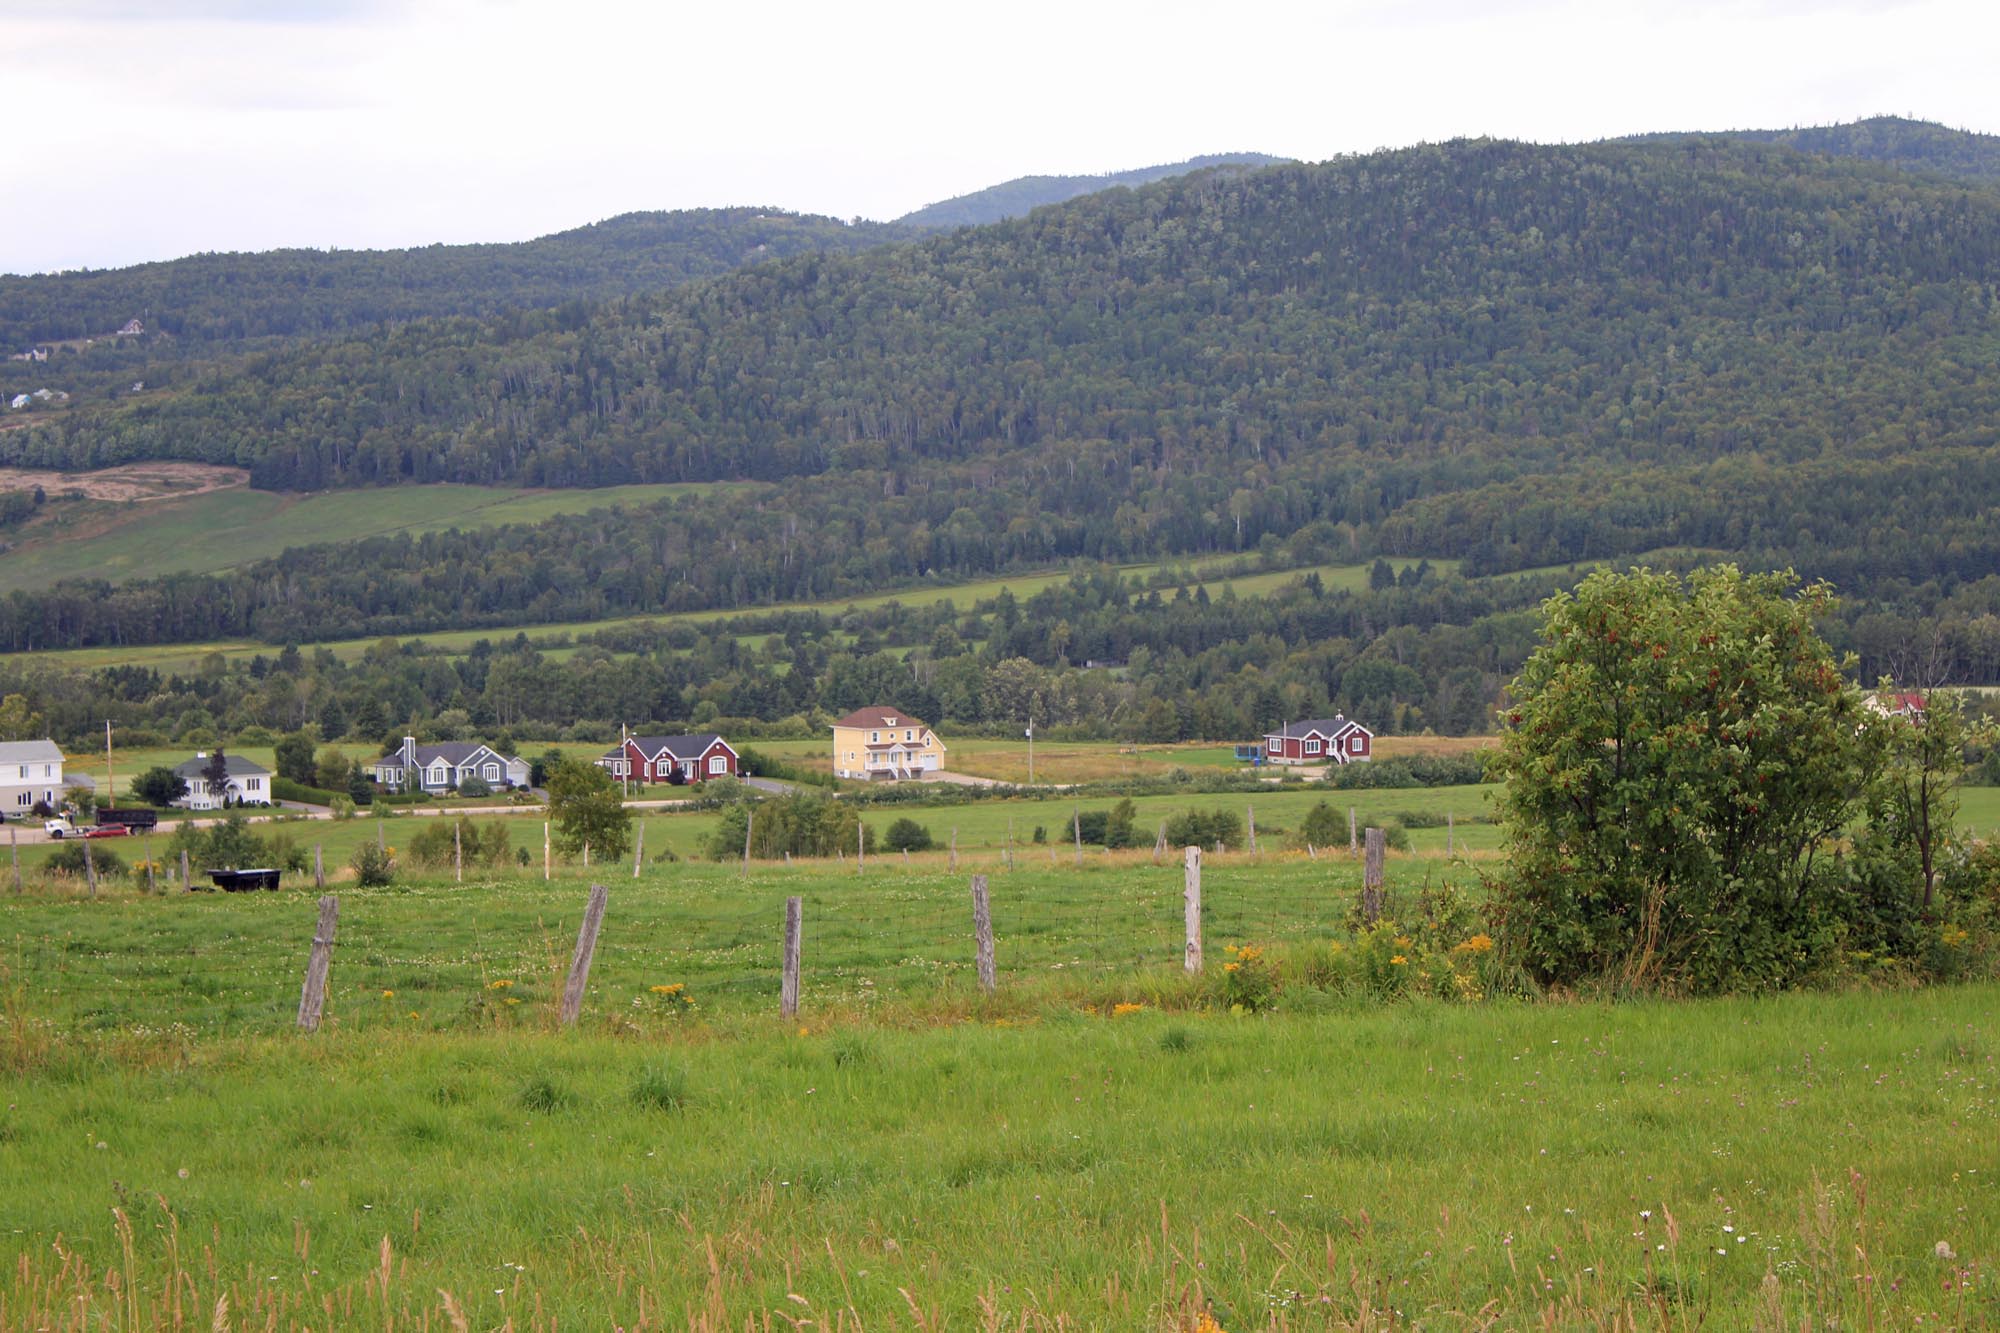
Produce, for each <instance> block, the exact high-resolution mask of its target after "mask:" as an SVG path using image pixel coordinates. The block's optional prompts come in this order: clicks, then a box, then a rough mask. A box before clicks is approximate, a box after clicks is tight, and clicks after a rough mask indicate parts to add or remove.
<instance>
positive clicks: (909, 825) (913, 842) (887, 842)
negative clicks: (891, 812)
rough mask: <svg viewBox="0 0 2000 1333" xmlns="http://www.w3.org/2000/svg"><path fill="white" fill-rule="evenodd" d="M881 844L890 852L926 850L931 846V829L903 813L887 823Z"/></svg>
mask: <svg viewBox="0 0 2000 1333" xmlns="http://www.w3.org/2000/svg"><path fill="white" fill-rule="evenodd" d="M882 845H883V846H885V847H887V848H888V849H889V850H890V851H892V852H927V851H929V850H930V849H931V846H932V843H931V831H930V830H929V829H927V828H925V827H924V826H923V825H922V824H919V823H918V822H917V821H916V820H914V819H911V818H910V817H909V816H907V815H905V816H904V817H903V818H901V819H898V820H896V821H895V822H894V823H893V824H891V825H889V831H888V832H887V833H885V834H883V835H882Z"/></svg>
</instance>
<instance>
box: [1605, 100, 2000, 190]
mask: <svg viewBox="0 0 2000 1333" xmlns="http://www.w3.org/2000/svg"><path fill="white" fill-rule="evenodd" d="M1700 139H1726V140H1734V141H1737V142H1741V143H1766V144H1773V145H1776V146H1778V147H1781V148H1791V149H1795V150H1797V151H1798V152H1801V153H1807V154H1811V155H1814V156H1819V157H1826V158H1854V159H1859V160H1862V161H1867V162H1877V163H1881V164H1882V165H1884V166H1888V167H1893V168H1896V169H1897V170H1901V171H1916V172H1928V173H1935V174H1937V175H1941V176H1948V177H1950V178H1952V179H1954V180H1959V181H1966V182H1969V183H1972V184H1978V185H1994V184H2000V135H1994V134H1980V133H1977V132H1975V131H1971V130H1954V129H1948V128H1946V127H1945V126H1943V125H1938V124H1934V123H1932V122H1930V121H1922V120H1910V119H1907V118H1905V117H1902V116H1876V117H1872V118H1870V119H1868V120H1859V121H1852V122H1849V123H1847V124H1844V125H1815V126H1805V127H1794V128H1792V129H1789V130H1725V131H1721V132H1719V133H1714V134H1646V135H1637V136H1634V137H1632V138H1629V139H1625V140H1620V141H1619V142H1624V143H1673V142H1685V141H1688V140H1700Z"/></svg>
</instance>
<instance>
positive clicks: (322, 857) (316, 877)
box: [313, 842, 326, 893]
mask: <svg viewBox="0 0 2000 1333" xmlns="http://www.w3.org/2000/svg"><path fill="white" fill-rule="evenodd" d="M313 891H314V892H315V893H325V892H326V848H325V845H324V844H323V843H317V842H316V843H314V844H313Z"/></svg>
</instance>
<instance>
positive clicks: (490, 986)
mask: <svg viewBox="0 0 2000 1333" xmlns="http://www.w3.org/2000/svg"><path fill="white" fill-rule="evenodd" d="M513 984H514V983H513V982H511V981H508V980H506V979H505V978H502V979H501V980H499V981H489V982H487V983H486V989H487V990H507V989H508V988H509V987H511V986H512V985H513Z"/></svg>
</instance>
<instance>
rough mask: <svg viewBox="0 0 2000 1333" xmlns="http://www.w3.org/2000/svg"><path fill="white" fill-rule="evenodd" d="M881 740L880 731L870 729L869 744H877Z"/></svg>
mask: <svg viewBox="0 0 2000 1333" xmlns="http://www.w3.org/2000/svg"><path fill="white" fill-rule="evenodd" d="M881 740H882V733H881V732H879V731H871V732H869V733H868V743H869V744H870V745H877V744H880V743H881Z"/></svg>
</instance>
